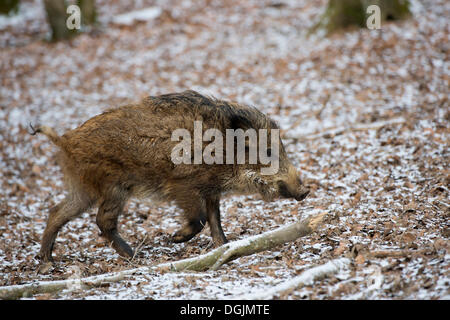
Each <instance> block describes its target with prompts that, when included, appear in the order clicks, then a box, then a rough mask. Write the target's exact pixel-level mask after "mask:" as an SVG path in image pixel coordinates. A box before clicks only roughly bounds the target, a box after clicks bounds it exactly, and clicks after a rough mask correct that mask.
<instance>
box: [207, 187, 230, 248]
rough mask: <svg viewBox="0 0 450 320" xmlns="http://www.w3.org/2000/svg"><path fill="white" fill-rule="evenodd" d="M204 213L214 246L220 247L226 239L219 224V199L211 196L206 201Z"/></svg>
mask: <svg viewBox="0 0 450 320" xmlns="http://www.w3.org/2000/svg"><path fill="white" fill-rule="evenodd" d="M206 211H207V217H208V223H209V228H210V229H211V236H212V238H213V241H214V245H215V246H221V245H223V244H225V243H227V238H226V237H225V234H224V233H223V230H222V225H221V223H220V198H219V197H218V196H211V197H209V198H207V199H206Z"/></svg>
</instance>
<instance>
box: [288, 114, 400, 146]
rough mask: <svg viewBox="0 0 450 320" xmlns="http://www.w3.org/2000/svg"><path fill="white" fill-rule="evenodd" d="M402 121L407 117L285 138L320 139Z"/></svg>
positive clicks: (299, 139) (297, 140) (295, 139)
mask: <svg viewBox="0 0 450 320" xmlns="http://www.w3.org/2000/svg"><path fill="white" fill-rule="evenodd" d="M401 123H405V119H403V118H394V119H390V120H386V121H377V122H372V123H367V124H366V123H359V124H354V125H351V126H348V127H339V128H334V129H329V130H326V131H323V132H318V133H315V134H311V135H307V136H300V137H298V136H291V135H286V136H285V138H287V139H293V140H294V141H296V142H303V141H309V140H315V139H319V138H333V137H335V136H337V135H341V134H343V133H344V132H347V131H367V130H375V129H379V128H382V127H384V126H387V125H393V124H401Z"/></svg>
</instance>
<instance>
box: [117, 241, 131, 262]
mask: <svg viewBox="0 0 450 320" xmlns="http://www.w3.org/2000/svg"><path fill="white" fill-rule="evenodd" d="M120 240H121V241H120ZM120 240H116V241H114V242H113V243H112V247H113V248H114V249H115V250H116V251H117V253H118V254H120V255H121V256H122V257H125V258H133V256H134V251H133V249H131V247H130V246H129V245H128V244H127V243H126V242H125V241H123V240H122V239H120Z"/></svg>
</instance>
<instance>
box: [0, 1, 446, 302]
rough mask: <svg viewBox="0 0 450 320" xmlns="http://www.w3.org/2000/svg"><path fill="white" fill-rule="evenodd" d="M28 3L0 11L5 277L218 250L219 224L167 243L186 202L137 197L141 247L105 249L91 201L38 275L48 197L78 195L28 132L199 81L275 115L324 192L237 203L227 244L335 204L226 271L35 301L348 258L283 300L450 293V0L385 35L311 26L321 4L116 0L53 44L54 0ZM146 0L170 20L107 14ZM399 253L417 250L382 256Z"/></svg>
mask: <svg viewBox="0 0 450 320" xmlns="http://www.w3.org/2000/svg"><path fill="white" fill-rule="evenodd" d="M22 2H23V3H22V5H21V7H20V11H19V15H18V16H16V17H11V18H5V17H2V18H1V19H0V47H1V50H0V84H1V87H0V191H1V192H0V285H12V284H22V283H29V282H32V281H36V280H52V279H65V278H68V277H70V276H71V272H72V271H71V270H73V269H74V268H78V269H79V270H81V274H82V275H83V276H89V275H96V274H102V273H106V272H111V271H116V270H123V269H128V268H133V267H135V266H139V265H148V264H153V263H159V262H165V261H175V260H179V259H183V258H188V257H194V256H196V255H198V254H201V253H204V252H207V251H208V250H210V248H211V244H210V237H209V230H208V228H206V229H205V230H204V231H203V232H202V233H201V234H200V235H199V236H197V237H195V238H194V239H192V240H191V241H189V242H188V243H184V244H173V243H171V242H170V240H169V238H170V235H171V234H172V233H173V232H175V231H176V230H177V228H178V227H179V226H180V224H181V215H180V212H179V210H178V209H177V208H175V207H174V206H171V205H169V204H164V205H162V206H156V205H154V204H151V203H144V202H137V201H133V202H131V203H130V204H129V206H128V208H127V210H126V212H125V214H124V215H123V216H122V217H121V232H122V233H123V235H124V236H125V238H126V239H127V240H128V242H129V243H130V244H132V246H133V247H134V248H136V247H138V246H139V245H141V251H140V253H139V255H138V257H137V258H136V259H135V260H133V261H131V262H130V261H127V260H124V259H122V258H120V257H119V256H118V255H117V254H116V253H115V252H114V250H112V249H111V248H109V247H108V245H107V244H106V243H105V242H104V241H103V240H102V239H101V238H100V237H99V231H98V228H97V226H96V225H95V212H94V211H90V212H87V213H85V214H84V215H83V216H82V217H81V218H79V219H77V220H74V221H72V222H70V223H69V224H67V225H66V226H65V227H64V228H63V230H61V232H60V234H59V236H58V238H57V242H56V245H55V250H54V256H55V260H56V264H55V266H54V268H53V270H52V272H51V273H50V274H47V275H39V274H37V273H36V269H37V267H38V265H39V263H38V261H37V259H35V256H36V254H37V253H38V251H39V241H40V237H41V234H42V232H43V229H44V227H45V221H46V217H47V213H48V208H49V207H51V206H53V205H54V204H55V203H57V202H58V201H60V200H61V199H62V198H63V197H64V190H63V185H62V176H61V173H60V171H59V169H58V166H57V164H56V161H55V157H54V152H55V148H54V147H53V146H52V145H51V144H50V143H49V142H48V141H47V140H46V139H45V137H42V136H35V137H32V136H30V135H28V134H27V126H28V123H29V122H30V121H31V122H33V123H38V122H39V123H43V124H46V125H49V126H52V127H54V128H55V129H56V130H57V131H58V132H60V133H63V132H64V131H65V130H67V129H69V128H74V127H76V126H78V125H79V124H81V123H82V122H84V121H85V120H87V119H88V118H89V117H91V116H93V115H95V114H98V113H100V112H102V111H103V110H105V109H106V108H108V107H110V106H117V105H120V104H123V103H127V102H131V101H136V100H139V99H141V98H142V97H145V96H147V95H156V94H162V93H168V92H174V91H182V90H185V89H194V90H198V91H200V92H202V93H205V94H211V95H215V96H217V97H219V98H224V99H229V100H235V101H237V102H240V103H245V104H251V105H254V106H257V107H258V108H259V109H261V110H262V111H264V112H267V113H268V114H270V115H271V116H272V117H273V118H274V119H275V120H277V121H278V122H279V123H280V125H281V128H282V129H283V134H284V137H285V138H284V142H285V146H286V149H287V151H288V153H289V155H290V157H291V158H292V160H293V162H294V164H295V165H296V166H297V167H298V168H299V169H300V170H301V171H302V174H303V179H304V181H305V183H306V184H308V185H310V186H311V189H312V192H311V194H310V195H309V196H308V198H307V199H305V200H304V201H303V202H302V203H296V202H295V201H291V200H280V201H277V202H273V203H264V202H263V201H262V200H260V198H259V197H258V196H257V195H255V196H241V197H229V198H226V199H223V200H222V203H221V211H222V217H223V218H222V220H223V227H224V230H225V233H226V235H227V237H228V238H229V240H237V239H243V238H245V237H247V236H250V235H256V234H259V233H262V232H264V231H268V230H272V229H275V228H276V227H278V226H280V225H284V224H288V223H291V222H293V221H296V220H297V219H298V218H299V217H300V216H306V215H308V214H312V213H320V212H328V213H329V214H328V217H327V220H326V224H325V226H324V227H323V228H322V229H321V231H320V232H319V233H317V234H314V235H311V236H310V237H306V238H302V239H299V240H298V241H295V242H293V243H290V244H286V245H285V246H282V247H280V248H278V250H275V251H271V252H264V253H260V254H256V255H253V256H250V257H245V258H240V259H238V260H236V261H234V262H232V263H230V264H228V265H226V266H224V267H223V268H222V269H221V270H218V271H215V272H204V273H179V274H173V273H152V274H136V275H133V276H132V277H130V278H128V279H127V280H124V281H122V282H119V283H114V284H111V285H109V286H104V287H101V288H95V289H90V290H82V291H81V290H76V288H75V290H71V291H69V290H66V291H64V292H62V293H60V294H58V295H54V296H51V295H50V296H49V295H43V296H37V297H36V298H53V299H74V298H75V299H223V298H234V297H240V296H242V295H243V294H247V293H249V292H252V293H257V292H262V291H267V290H269V289H270V288H273V287H275V286H276V285H278V284H280V283H283V282H285V281H288V280H289V279H293V278H294V277H296V276H298V275H301V274H302V273H303V272H304V271H305V270H308V269H309V268H312V267H314V266H317V265H320V264H325V263H327V262H328V261H330V260H331V259H335V258H340V257H348V258H351V259H352V263H351V265H350V267H349V268H348V270H346V271H345V272H342V273H339V274H336V275H334V276H331V277H328V278H325V279H322V280H318V281H315V282H314V284H312V285H306V286H303V287H301V288H298V289H297V290H294V291H292V292H290V293H288V294H286V295H283V296H281V297H279V298H282V299H386V298H387V299H443V298H444V299H445V298H446V299H448V298H449V297H450V294H449V283H450V277H449V264H450V255H449V253H448V250H449V237H450V229H449V213H450V210H449V207H450V201H449V188H450V171H449V138H450V135H449V133H450V131H449V120H450V111H449V103H448V96H449V90H448V88H449V75H450V73H449V66H450V63H449V59H448V57H449V45H448V44H449V43H450V42H449V34H450V33H449V29H450V27H449V23H448V21H449V20H448V17H449V16H450V4H449V3H448V2H447V1H444V0H438V1H431V0H426V1H422V2H421V3H418V2H417V1H414V2H413V3H414V4H415V5H414V6H413V8H414V12H415V15H414V17H413V18H412V19H410V20H408V21H404V22H400V23H396V24H392V23H385V24H383V25H382V29H381V30H380V31H376V30H354V31H350V32H347V33H340V34H336V35H333V36H331V37H329V38H322V37H318V36H311V37H309V38H308V37H306V33H307V30H308V28H310V27H311V26H312V25H313V24H314V22H315V21H316V19H317V18H318V17H319V15H320V13H321V12H322V10H323V8H324V5H325V2H326V1H324V0H316V1H306V0H304V1H282V2H280V4H278V5H273V3H272V2H271V1H257V0H245V1H195V2H194V1H162V0H160V1H139V2H127V1H121V0H115V1H103V0H101V1H98V4H99V12H100V21H101V24H102V26H103V27H102V28H100V31H99V32H95V33H92V34H84V35H81V36H79V37H77V38H75V39H74V40H72V41H70V42H60V43H55V44H52V43H48V42H46V41H45V39H46V37H47V33H48V27H47V25H46V23H45V12H44V10H42V8H41V7H40V3H41V2H39V1H22ZM148 7H158V8H161V14H160V16H159V17H157V18H155V19H152V20H148V21H146V22H140V23H136V24H134V25H132V26H118V25H114V24H111V23H110V22H111V21H112V19H113V17H114V16H115V15H119V14H124V13H127V12H132V11H135V10H139V9H144V8H148ZM392 120H394V121H392ZM380 123H381V124H383V123H385V125H381V126H378V124H380ZM374 124H377V125H374ZM377 126H378V127H377ZM392 250H395V251H396V252H400V251H401V252H406V253H405V255H400V256H384V257H383V256H381V257H374V255H373V253H376V252H381V251H386V252H389V251H392Z"/></svg>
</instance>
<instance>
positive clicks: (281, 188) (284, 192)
mask: <svg viewBox="0 0 450 320" xmlns="http://www.w3.org/2000/svg"><path fill="white" fill-rule="evenodd" d="M278 192H279V193H280V196H282V197H284V198H290V197H291V193H290V192H289V189H288V186H287V184H286V183H285V182H284V181H278Z"/></svg>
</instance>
